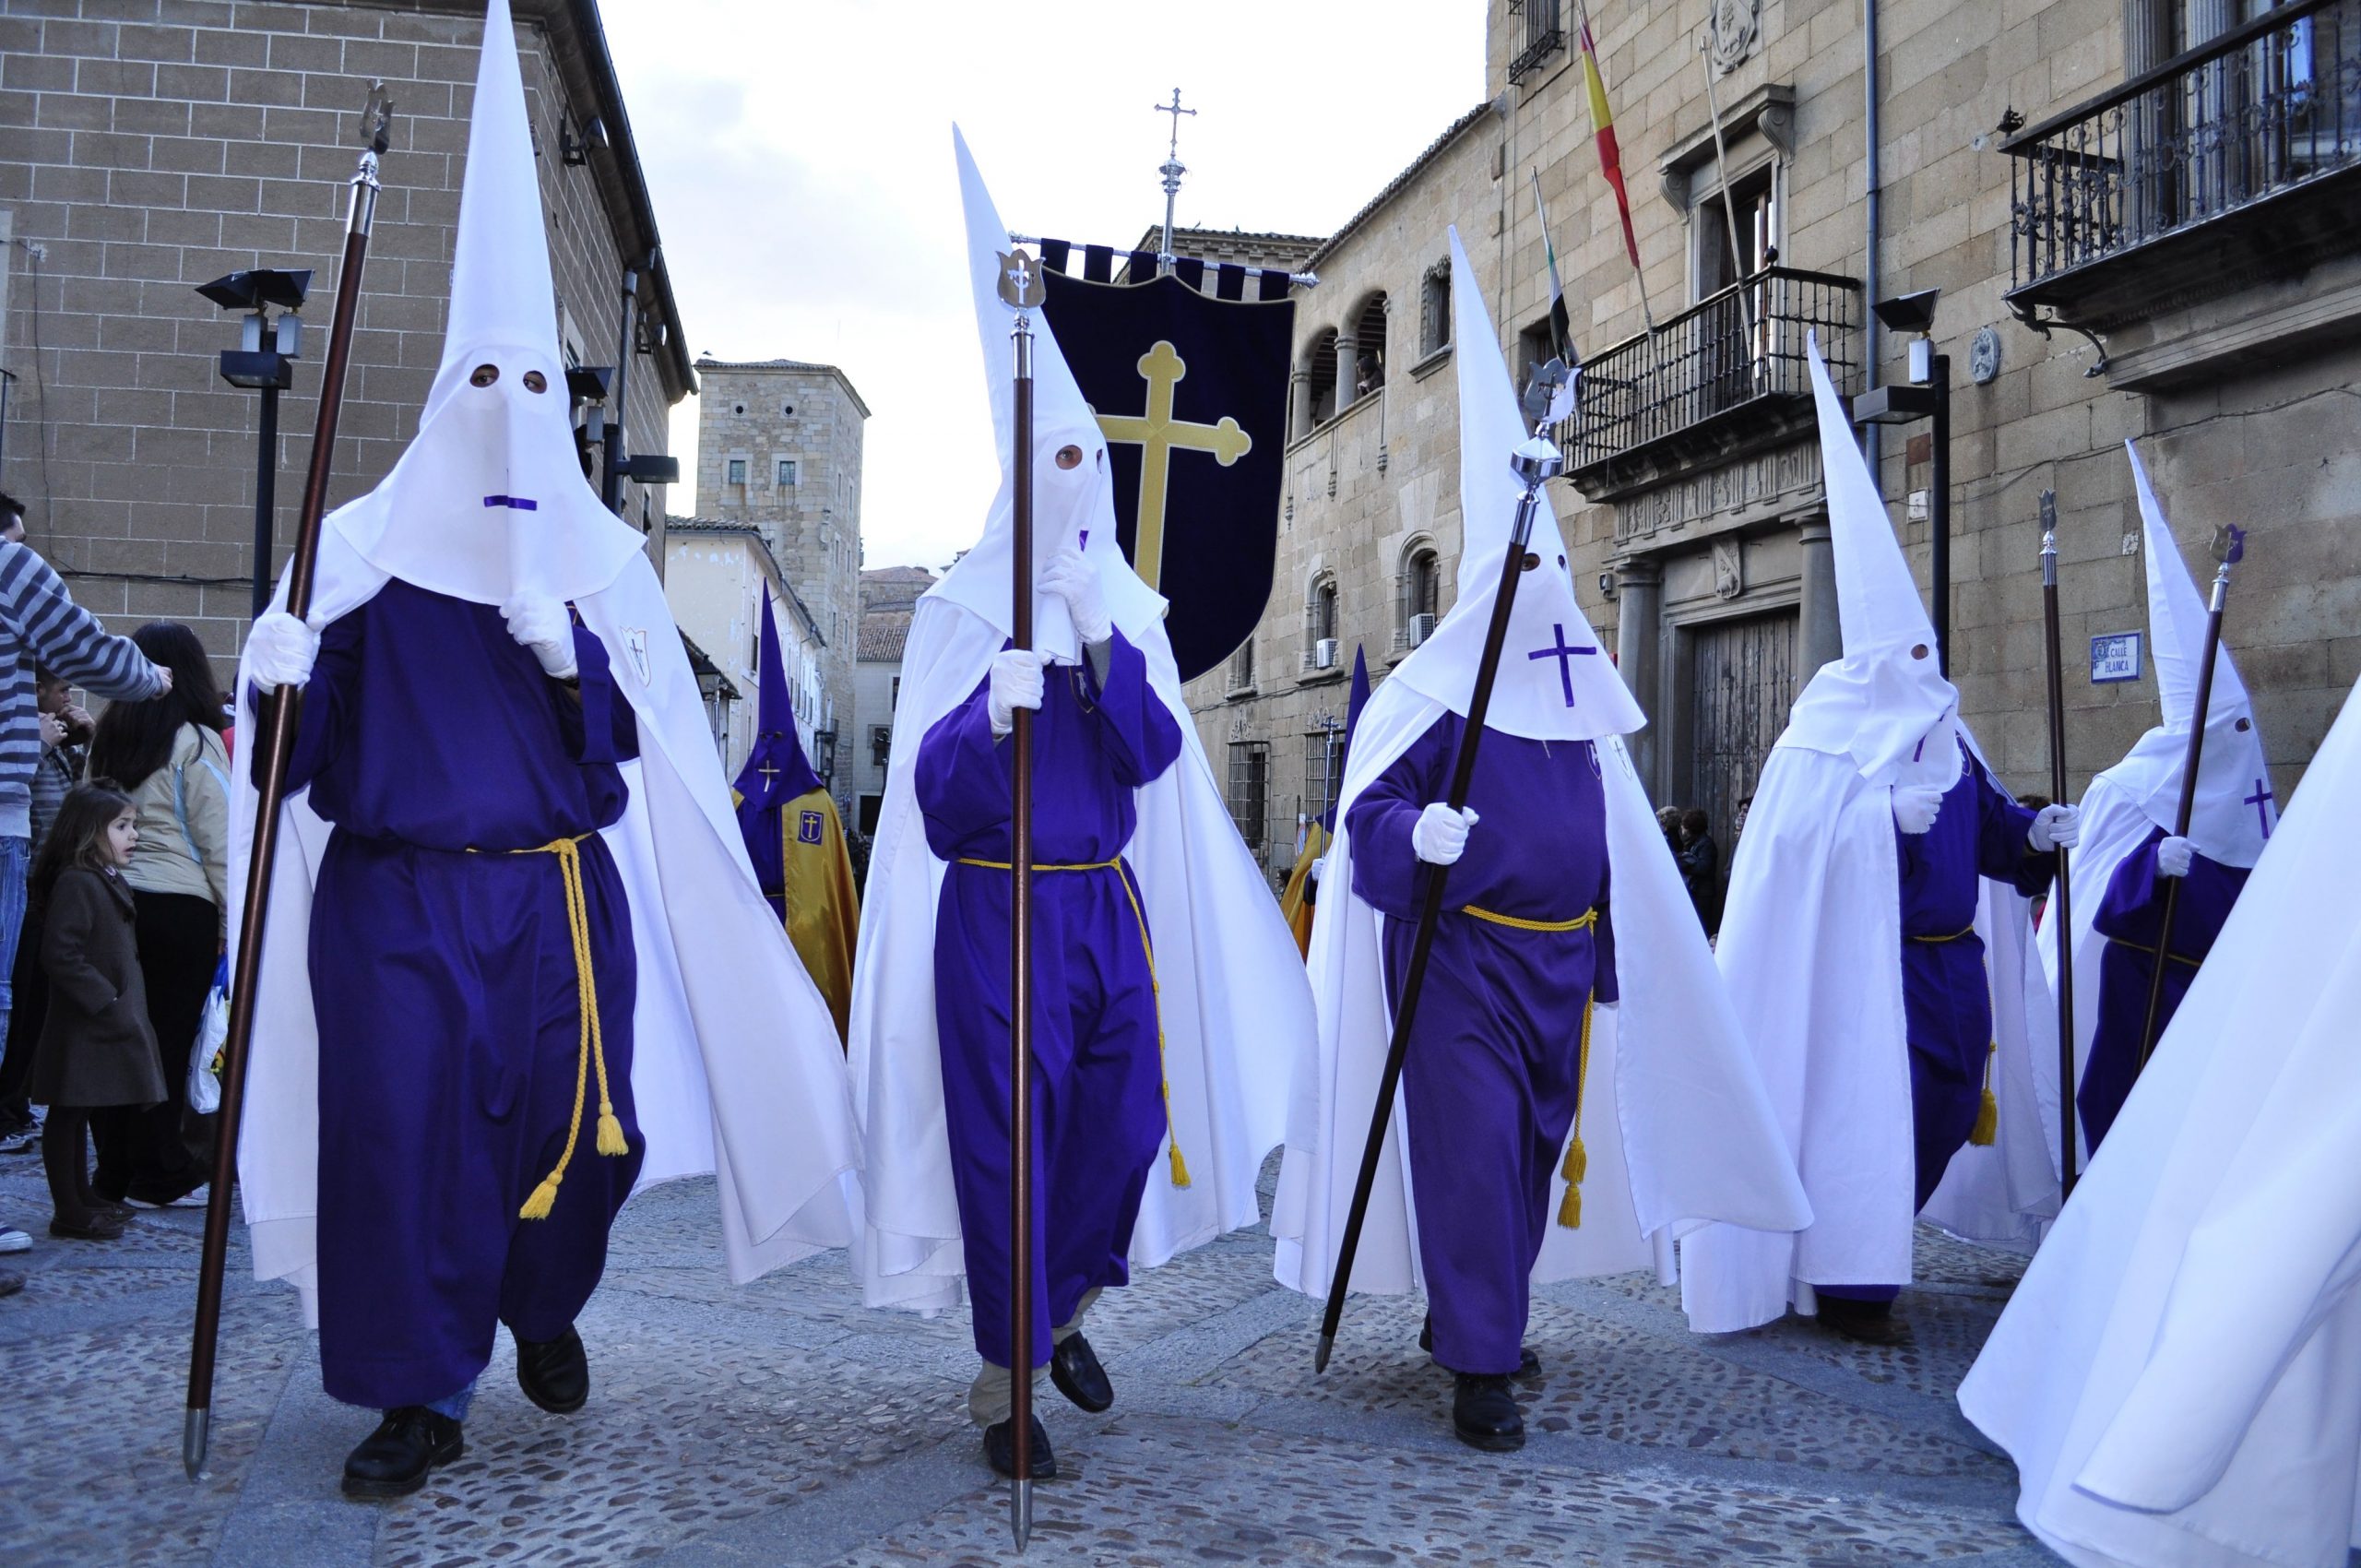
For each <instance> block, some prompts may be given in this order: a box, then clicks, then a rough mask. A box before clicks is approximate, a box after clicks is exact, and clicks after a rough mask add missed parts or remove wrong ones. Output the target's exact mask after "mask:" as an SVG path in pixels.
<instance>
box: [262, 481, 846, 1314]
mask: <svg viewBox="0 0 2361 1568" xmlns="http://www.w3.org/2000/svg"><path fill="white" fill-rule="evenodd" d="M381 499H382V498H381V497H378V496H374V495H372V496H364V497H362V499H361V500H359V501H357V502H355V503H353V504H352V505H351V506H349V507H346V508H343V509H340V510H339V511H338V513H336V514H335V515H334V516H332V517H329V518H328V519H327V523H326V527H325V528H324V529H323V530H322V534H321V549H320V563H319V573H318V578H317V582H316V586H315V589H314V599H313V619H314V624H320V625H325V624H327V623H329V622H331V621H334V620H335V619H337V618H338V617H339V616H341V615H344V614H346V613H349V612H351V611H353V610H355V609H357V608H359V607H360V606H361V605H362V604H364V603H366V602H367V601H368V600H370V599H371V598H372V597H374V595H375V594H376V592H377V591H378V590H379V589H380V588H383V587H384V586H385V584H386V581H387V580H388V579H387V576H386V574H385V573H384V572H382V571H380V570H378V569H377V568H375V567H373V566H371V565H370V564H368V563H367V562H366V561H364V560H362V557H361V556H360V554H359V553H358V552H356V551H355V549H354V548H353V546H352V544H351V543H350V540H348V539H347V538H346V536H345V532H344V529H345V526H346V524H347V523H348V522H349V521H350V518H351V517H353V516H355V515H356V514H357V513H359V512H360V511H362V510H365V509H367V508H369V507H371V506H373V505H376V504H379V503H380V501H381ZM286 592H287V585H286V583H285V582H284V581H283V580H282V581H281V583H280V585H279V597H278V600H277V601H276V607H279V608H283V607H284V605H285V602H286ZM575 608H576V609H577V610H578V611H579V612H580V613H581V616H582V619H583V622H584V624H586V625H587V626H588V627H589V628H590V629H591V630H592V631H593V632H595V633H596V634H597V635H598V636H599V640H600V641H601V642H602V643H604V644H605V645H606V649H607V658H608V660H609V663H610V664H611V667H612V669H613V671H614V677H615V686H616V689H617V690H618V691H619V692H621V693H622V694H623V696H624V697H625V698H626V699H627V700H628V701H629V702H630V704H631V706H632V710H633V713H634V715H635V717H636V719H638V722H639V740H640V756H639V758H638V760H637V761H636V762H632V763H626V764H624V765H623V778H624V782H625V783H626V784H627V785H628V786H629V789H630V792H631V799H630V804H629V805H628V807H627V808H626V809H625V811H624V814H623V817H622V819H621V820H619V821H618V822H616V823H615V824H614V826H611V827H609V828H607V829H606V830H605V831H604V832H603V833H602V834H601V837H603V838H604V839H605V840H606V843H607V846H608V848H609V849H610V851H611V853H612V854H613V856H614V858H615V863H616V866H617V868H618V869H619V871H620V872H621V873H622V876H623V885H624V886H625V887H626V888H627V889H628V891H629V895H630V899H631V921H632V937H633V942H634V944H635V948H636V949H637V959H638V966H639V980H638V1001H637V1004H636V1006H635V1009H634V1012H633V1016H632V1028H633V1052H632V1071H631V1085H632V1095H633V1098H634V1100H635V1107H636V1111H637V1114H638V1120H639V1126H640V1131H641V1133H642V1134H643V1135H644V1137H645V1138H646V1141H647V1156H646V1158H645V1160H644V1162H643V1164H642V1166H641V1170H640V1175H639V1186H640V1187H641V1188H646V1187H648V1186H651V1185H653V1184H655V1183H657V1182H668V1181H672V1180H676V1179H678V1178H681V1177H683V1176H695V1175H704V1174H707V1173H713V1172H717V1171H718V1175H719V1177H720V1189H721V1210H722V1220H723V1225H722V1240H723V1243H724V1248H725V1252H726V1254H727V1261H728V1265H729V1271H730V1278H731V1279H732V1280H733V1281H737V1282H740V1283H742V1282H744V1281H746V1280H748V1279H752V1278H753V1277H755V1276H757V1275H759V1274H762V1273H763V1272H765V1270H768V1269H771V1268H776V1267H777V1266H779V1265H783V1264H787V1263H790V1262H792V1261H794V1260H795V1259H796V1258H799V1257H801V1256H803V1255H804V1254H806V1253H811V1252H813V1251H816V1250H818V1249H821V1248H825V1247H833V1246H842V1245H844V1244H845V1243H846V1242H848V1241H850V1239H851V1234H852V1222H851V1205H852V1200H853V1198H854V1197H855V1195H856V1189H855V1186H854V1178H853V1173H854V1172H855V1171H856V1170H858V1168H859V1165H860V1144H859V1140H858V1138H857V1136H856V1134H855V1133H854V1130H853V1123H852V1117H851V1107H850V1104H849V1101H848V1096H847V1090H846V1079H845V1073H844V1066H843V1062H842V1059H841V1057H840V1056H839V1054H838V1052H837V1050H836V1026H835V1023H834V1021H833V1020H832V1019H831V1017H830V1016H829V1014H828V1009H827V1004H826V1002H825V1000H823V998H822V997H821V995H820V993H819V992H818V990H817V989H816V988H815V987H814V986H813V983H812V980H811V978H810V977H809V976H807V975H806V974H805V973H804V972H803V968H802V966H801V964H800V963H799V962H798V961H797V959H796V956H795V952H794V949H793V948H791V947H790V946H789V944H788V942H787V937H786V934H785V932H784V931H783V930H782V929H781V927H780V925H779V923H778V921H777V917H776V916H775V915H772V914H771V913H770V912H769V911H768V909H767V908H766V906H765V904H764V901H763V897H762V891H761V888H760V886H759V885H757V883H756V882H755V880H754V873H753V866H752V865H751V864H750V863H749V862H748V861H747V859H746V849H745V845H744V842H743V840H742V838H741V837H740V836H739V833H738V826H737V822H736V820H735V818H734V817H733V816H732V815H731V814H730V791H729V787H728V785H727V783H726V782H725V781H724V779H723V778H722V775H721V763H720V759H719V758H718V756H717V755H716V754H715V753H714V749H713V741H712V734H711V731H709V730H708V729H707V728H706V720H705V713H704V708H703V706H702V704H701V703H700V702H699V700H698V696H697V689H696V681H695V677H694V675H693V674H692V673H691V672H690V670H689V665H688V657H687V654H686V653H685V652H684V651H683V650H682V646H681V639H680V636H679V634H678V633H677V632H676V631H675V630H674V629H673V624H672V618H671V614H670V611H669V610H667V608H666V607H665V603H664V595H663V590H662V589H661V588H658V586H657V582H656V575H655V572H654V571H653V569H652V568H650V566H649V565H648V564H647V558H646V557H645V556H644V555H639V554H634V555H632V556H630V557H629V558H628V559H626V560H624V561H623V563H622V564H621V565H620V567H619V569H618V571H617V573H616V575H615V576H614V578H613V580H612V581H611V582H609V583H607V584H606V585H605V586H604V587H601V588H597V589H595V590H594V591H588V592H585V593H583V594H581V595H580V596H579V597H578V598H576V599H575ZM420 673H421V679H429V680H431V679H436V678H438V677H437V676H436V674H435V672H434V671H421V672H420ZM238 692H239V710H238V730H239V733H240V734H242V735H245V736H248V737H258V736H259V735H260V734H261V732H262V731H261V729H260V727H259V725H258V723H257V720H256V717H255V707H254V705H253V702H252V692H253V686H252V682H251V678H250V673H249V671H246V670H245V669H244V668H243V666H242V667H241V669H240V671H239V679H238ZM250 743H253V742H250ZM256 799H257V797H256V791H255V788H254V785H253V782H252V774H251V771H250V770H249V768H248V767H247V766H245V765H244V762H243V759H242V760H241V765H240V766H239V767H238V768H237V769H236V770H235V781H234V786H233V791H232V796H231V812H230V822H231V862H230V863H231V901H230V905H231V912H232V918H233V920H234V919H235V918H236V917H237V915H238V914H239V913H240V912H241V911H242V910H243V899H244V882H245V877H246V873H247V863H248V853H249V847H250V845H251V842H252V838H253V832H254V823H255V805H256ZM328 834H329V827H328V825H327V824H326V823H325V822H324V821H322V820H321V819H320V817H319V816H318V815H317V814H314V812H313V810H312V809H311V805H310V802H309V799H308V791H304V792H301V793H298V794H296V795H295V796H293V797H292V798H291V799H290V800H289V801H288V802H287V803H286V804H285V806H284V807H283V808H282V810H281V813H280V818H279V851H278V859H277V862H276V865H275V868H274V873H273V876H272V882H271V891H270V906H269V908H270V919H269V924H268V926H267V931H266V934H265V937H264V943H265V948H264V954H263V959H262V989H261V994H260V996H259V998H258V1001H257V1004H256V1008H255V1030H254V1044H253V1048H252V1050H253V1055H252V1059H251V1066H250V1068H249V1074H248V1078H247V1101H246V1110H245V1120H244V1127H243V1135H242V1137H241V1138H240V1140H239V1146H238V1171H239V1191H240V1194H241V1196H242V1197H243V1201H244V1206H245V1215H246V1223H247V1226H248V1229H249V1230H250V1232H251V1236H252V1241H253V1247H254V1258H255V1277H257V1278H260V1279H279V1278H284V1279H289V1280H291V1281H292V1282H293V1283H294V1284H296V1285H297V1286H298V1287H299V1288H300V1289H302V1290H303V1303H304V1315H305V1320H306V1321H307V1322H311V1323H316V1322H317V1321H318V1301H317V1292H316V1287H317V1274H316V1267H315V1259H316V1241H315V1216H316V1214H317V1211H318V1176H319V1050H320V1041H319V1030H318V1026H317V1021H316V1018H315V1016H314V1012H313V1004H312V985H311V967H310V959H309V956H308V953H307V945H308V943H309V939H310V932H311V923H312V891H313V885H314V879H315V877H316V876H317V873H318V870H319V865H320V859H321V856H322V855H323V854H324V853H325V852H326V848H327V841H328ZM552 874H555V873H552ZM242 935H243V933H242V932H237V931H234V930H233V931H232V932H231V941H232V942H233V943H234V942H236V941H238V940H240V939H241V937H242Z"/></svg>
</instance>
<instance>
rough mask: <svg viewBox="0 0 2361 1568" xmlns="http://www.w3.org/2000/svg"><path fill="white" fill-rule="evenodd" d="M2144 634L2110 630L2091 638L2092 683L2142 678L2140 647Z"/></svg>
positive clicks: (2098, 683) (2099, 683)
mask: <svg viewBox="0 0 2361 1568" xmlns="http://www.w3.org/2000/svg"><path fill="white" fill-rule="evenodd" d="M2141 643H2142V634H2141V633H2139V632H2109V633H2107V634H2106V635H2105V636H2095V637H2093V638H2092V639H2091V683H2092V684H2093V685H2105V684H2106V683H2109V682H2112V681H2136V680H2138V679H2139V678H2140V648H2141Z"/></svg>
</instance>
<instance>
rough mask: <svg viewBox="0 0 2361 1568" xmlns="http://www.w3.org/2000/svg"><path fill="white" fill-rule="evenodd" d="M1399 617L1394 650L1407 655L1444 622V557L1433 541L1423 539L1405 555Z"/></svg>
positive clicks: (1412, 542) (1412, 543) (1400, 579)
mask: <svg viewBox="0 0 2361 1568" xmlns="http://www.w3.org/2000/svg"><path fill="white" fill-rule="evenodd" d="M1395 580H1396V581H1397V582H1398V583H1399V584H1400V585H1401V593H1400V596H1399V607H1400V608H1399V613H1398V614H1397V616H1396V617H1395V621H1394V651H1395V652H1397V653H1402V652H1407V651H1408V650H1409V649H1411V648H1414V647H1418V645H1419V644H1420V643H1423V642H1425V641H1426V639H1427V636H1428V635H1429V634H1430V633H1431V632H1432V631H1433V630H1434V627H1435V624H1436V623H1437V622H1438V621H1440V620H1441V619H1442V556H1441V554H1440V553H1438V552H1437V551H1436V550H1435V543H1434V540H1431V539H1428V538H1425V537H1424V536H1421V537H1419V538H1418V539H1414V540H1411V541H1410V542H1409V544H1408V545H1406V547H1404V549H1403V552H1402V570H1401V572H1400V573H1399V574H1398V576H1397V577H1396V579H1395Z"/></svg>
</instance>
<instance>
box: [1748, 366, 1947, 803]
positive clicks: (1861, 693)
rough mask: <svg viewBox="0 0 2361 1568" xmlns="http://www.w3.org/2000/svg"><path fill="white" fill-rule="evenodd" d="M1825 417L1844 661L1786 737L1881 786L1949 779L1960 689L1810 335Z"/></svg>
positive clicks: (1799, 709) (1822, 674)
mask: <svg viewBox="0 0 2361 1568" xmlns="http://www.w3.org/2000/svg"><path fill="white" fill-rule="evenodd" d="M1806 350H1807V351H1808V352H1809V355H1810V356H1811V390H1812V400H1813V402H1814V403H1815V404H1816V405H1817V407H1818V411H1819V415H1820V467H1821V483H1822V485H1823V486H1824V488H1825V491H1826V493H1827V497H1828V531H1829V540H1830V546H1831V548H1832V549H1833V551H1834V552H1835V556H1836V610H1837V617H1838V620H1839V623H1840V624H1841V626H1842V629H1843V632H1844V636H1845V657H1844V658H1842V659H1837V660H1835V661H1833V663H1829V664H1823V665H1821V668H1820V669H1819V671H1817V672H1816V673H1814V674H1813V676H1812V677H1811V680H1810V682H1809V684H1807V685H1806V686H1805V687H1804V692H1803V695H1801V696H1800V697H1797V699H1796V707H1795V712H1794V714H1793V715H1792V716H1791V717H1790V719H1789V720H1788V724H1787V732H1786V734H1785V735H1784V736H1782V737H1781V738H1780V742H1779V743H1780V744H1781V745H1790V746H1802V747H1805V748H1807V749H1809V750H1811V751H1817V752H1826V753H1828V754H1832V755H1845V756H1849V757H1851V758H1852V759H1853V765H1854V766H1856V767H1857V768H1859V769H1860V771H1861V776H1862V777H1863V778H1867V779H1868V780H1869V781H1870V782H1871V783H1873V784H1889V785H1891V784H1898V783H1923V784H1934V785H1938V786H1948V785H1949V784H1950V783H1951V781H1952V779H1953V778H1957V777H1958V774H1959V766H1960V749H1959V745H1958V744H1957V743H1954V742H1953V740H1952V737H1953V736H1954V735H1956V736H1958V737H1959V738H1960V740H1962V741H1964V740H1965V739H1966V734H1965V731H1964V730H1963V729H1961V727H1960V725H1959V722H1958V720H1959V692H1958V690H1957V689H1956V688H1955V687H1953V686H1952V683H1951V682H1949V681H1947V680H1945V679H1944V678H1943V674H1942V666H1941V661H1940V659H1938V658H1937V656H1936V650H1935V628H1934V624H1933V623H1931V622H1930V621H1928V618H1927V607H1926V605H1925V603H1924V602H1923V601H1921V600H1920V599H1919V597H1918V585H1917V582H1916V580H1915V579H1914V578H1913V577H1912V576H1911V575H1910V563H1909V562H1907V561H1905V560H1904V559H1903V555H1902V546H1901V544H1900V542H1899V541H1897V540H1895V539H1894V537H1893V524H1892V520H1891V519H1890V518H1888V517H1887V516H1886V510H1885V502H1884V501H1883V500H1882V499H1881V498H1880V496H1879V494H1878V487H1877V481H1875V480H1873V479H1871V478H1870V477H1869V463H1868V461H1867V460H1866V459H1864V458H1863V457H1862V456H1861V449H1860V448H1859V447H1858V446H1856V445H1853V427H1852V423H1851V422H1850V421H1849V420H1847V419H1846V418H1845V405H1844V404H1843V402H1842V401H1840V400H1839V399H1838V398H1837V396H1836V388H1835V386H1834V385H1833V383H1831V382H1830V380H1829V379H1828V364H1827V362H1825V361H1824V360H1822V359H1821V356H1820V344H1819V342H1818V341H1817V340H1816V339H1807V342H1806Z"/></svg>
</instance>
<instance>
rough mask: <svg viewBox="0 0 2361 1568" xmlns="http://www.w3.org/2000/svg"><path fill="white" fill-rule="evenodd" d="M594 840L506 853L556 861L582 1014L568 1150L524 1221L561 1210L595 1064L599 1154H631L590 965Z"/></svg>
mask: <svg viewBox="0 0 2361 1568" xmlns="http://www.w3.org/2000/svg"><path fill="white" fill-rule="evenodd" d="M588 837H590V835H589V834H587V833H585V834H581V835H579V836H578V837H573V838H553V839H552V840H550V842H548V843H546V844H543V845H541V846H540V847H539V848H537V849H511V850H508V851H507V852H508V853H509V854H512V855H555V856H556V857H557V869H558V876H559V879H560V880H561V881H563V882H564V884H565V923H566V930H567V932H568V934H570V935H571V936H572V937H573V938H574V983H575V997H576V1000H577V1004H578V1006H579V1009H580V1011H581V1014H582V1045H581V1050H580V1051H579V1053H578V1054H577V1055H576V1056H575V1063H574V1116H573V1119H572V1120H571V1121H569V1122H568V1123H566V1128H565V1148H564V1152H563V1153H561V1154H560V1155H559V1156H558V1157H557V1168H556V1169H555V1170H552V1171H551V1172H550V1173H549V1174H548V1175H547V1176H544V1177H542V1178H541V1184H540V1186H538V1187H536V1188H534V1189H533V1195H532V1196H530V1197H528V1198H527V1199H526V1200H525V1206H524V1207H522V1208H520V1209H518V1210H517V1211H516V1217H517V1218H519V1219H547V1218H549V1217H550V1210H551V1209H552V1208H554V1207H556V1206H557V1184H558V1183H559V1182H563V1181H564V1180H565V1168H566V1167H567V1166H568V1165H569V1164H571V1163H572V1162H573V1160H574V1146H575V1143H577V1142H578V1141H579V1140H580V1139H581V1136H582V1108H583V1102H584V1100H585V1099H586V1098H587V1093H588V1090H589V1085H590V1069H591V1067H592V1066H593V1065H596V1066H597V1068H598V1069H599V1138H598V1149H599V1153H600V1154H606V1155H623V1154H629V1153H630V1152H631V1146H630V1145H629V1144H627V1143H625V1142H624V1141H623V1122H622V1121H621V1120H620V1119H619V1118H618V1117H617V1116H616V1115H615V1106H614V1101H613V1100H612V1099H610V1098H609V1097H608V1093H607V1044H606V1040H605V1039H604V1038H603V1037H602V1036H601V1035H600V1033H599V985H598V980H597V978H596V976H595V975H594V974H593V972H592V969H591V964H590V904H589V900H588V899H587V898H586V897H584V896H583V892H582V841H583V840H584V839H586V838H588ZM469 853H470V854H473V853H475V851H474V850H472V849H471V850H469Z"/></svg>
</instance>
